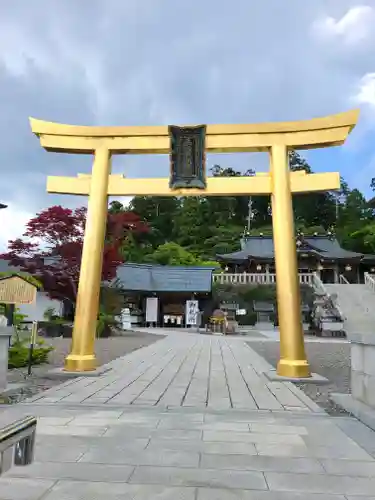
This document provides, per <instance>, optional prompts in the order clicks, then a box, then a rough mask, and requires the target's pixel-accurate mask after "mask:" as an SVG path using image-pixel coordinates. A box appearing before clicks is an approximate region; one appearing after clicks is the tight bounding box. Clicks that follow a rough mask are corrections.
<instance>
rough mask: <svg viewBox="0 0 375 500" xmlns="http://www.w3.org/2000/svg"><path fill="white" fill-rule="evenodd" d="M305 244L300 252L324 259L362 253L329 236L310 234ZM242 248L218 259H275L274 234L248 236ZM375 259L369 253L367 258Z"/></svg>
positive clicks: (357, 256)
mask: <svg viewBox="0 0 375 500" xmlns="http://www.w3.org/2000/svg"><path fill="white" fill-rule="evenodd" d="M303 241H304V244H303V245H302V246H301V247H300V248H299V252H300V253H304V252H310V253H315V254H316V255H317V256H318V257H319V258H322V259H361V258H362V257H363V255H362V254H360V253H356V252H350V251H348V250H344V249H343V248H341V247H340V244H339V242H338V241H337V240H336V239H332V238H329V237H328V236H309V237H306V238H304V240H303ZM241 247H242V248H241V250H240V251H238V252H234V253H231V254H225V255H217V257H218V259H221V260H227V261H228V262H229V261H232V262H241V261H243V260H246V259H249V258H252V257H253V258H262V259H273V258H274V255H275V254H274V247H273V238H272V236H248V237H246V238H244V239H243V240H242V241H241ZM371 258H372V259H375V256H371V255H367V256H366V260H371Z"/></svg>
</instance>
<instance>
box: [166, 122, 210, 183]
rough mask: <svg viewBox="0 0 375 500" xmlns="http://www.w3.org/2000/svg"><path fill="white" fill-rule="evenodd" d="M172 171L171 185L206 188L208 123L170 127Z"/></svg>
mask: <svg viewBox="0 0 375 500" xmlns="http://www.w3.org/2000/svg"><path fill="white" fill-rule="evenodd" d="M168 131H169V137H170V141H171V145H170V162H171V172H170V180H169V187H170V188H171V189H181V188H195V189H205V188H206V125H197V126H191V127H178V126H175V125H170V126H169V127H168Z"/></svg>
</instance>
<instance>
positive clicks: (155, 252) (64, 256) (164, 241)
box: [0, 151, 375, 305]
mask: <svg viewBox="0 0 375 500" xmlns="http://www.w3.org/2000/svg"><path fill="white" fill-rule="evenodd" d="M290 167H291V170H293V171H297V170H305V171H306V172H308V173H311V172H312V169H311V167H310V165H309V164H308V163H307V162H306V160H305V159H304V158H303V157H302V156H301V155H299V154H298V153H296V152H294V151H292V152H291V153H290ZM210 174H211V175H213V176H222V177H229V176H241V175H253V172H251V171H248V172H238V171H235V170H233V169H232V168H229V167H221V166H219V165H215V166H213V167H212V169H211V171H210ZM369 185H370V187H371V188H372V190H373V191H375V179H369ZM249 200H250V198H249V196H239V197H234V196H227V197H204V196H201V197H180V198H178V197H153V196H147V197H135V198H133V199H132V201H131V202H130V205H129V206H128V207H124V206H123V205H122V204H121V203H120V202H119V201H113V202H112V203H110V206H109V210H108V217H107V229H106V235H105V242H104V251H103V267H102V280H103V282H109V281H111V280H112V279H114V277H115V276H116V270H117V268H118V266H119V265H121V263H123V262H133V263H134V262H135V263H156V264H162V265H167V264H169V265H213V264H215V265H217V262H215V259H216V255H217V254H220V253H229V252H233V251H236V250H238V249H239V246H240V238H241V237H242V236H244V235H246V234H252V235H256V234H259V233H263V234H264V235H270V234H272V214H271V206H270V199H269V197H267V196H252V197H251V202H252V204H251V211H249ZM374 200H375V198H374V199H370V200H368V199H366V198H365V196H364V195H363V194H362V193H361V192H360V191H358V190H357V189H351V188H350V187H349V186H348V184H347V183H346V182H345V180H344V179H342V180H341V188H340V190H339V191H338V192H335V193H331V192H327V193H308V194H303V195H294V197H293V209H294V218H295V226H296V231H300V232H303V233H304V234H305V235H309V234H314V233H318V234H327V233H328V232H330V233H331V234H334V235H335V236H336V237H337V239H338V240H339V242H340V243H341V245H342V246H343V247H344V248H345V249H347V250H352V251H356V252H360V253H367V254H369V253H372V254H375V202H374ZM86 215H87V210H86V208H85V207H81V208H77V209H73V210H72V209H70V208H64V207H61V206H53V207H49V208H46V209H45V210H43V211H41V212H40V213H38V214H36V216H35V217H33V218H32V219H31V220H30V221H29V222H28V223H27V225H26V231H25V232H24V234H23V235H22V236H20V238H17V239H15V240H13V241H10V242H9V244H8V251H7V252H6V253H5V254H3V255H2V256H0V257H1V258H2V259H6V260H8V261H9V264H10V265H11V266H17V267H18V268H21V270H22V271H23V272H25V273H27V274H28V275H32V276H34V277H36V278H37V279H38V280H39V281H40V282H41V284H42V287H43V289H44V290H45V291H47V292H48V294H49V295H50V297H51V298H57V299H63V300H67V301H68V302H70V303H71V304H73V305H74V304H75V301H76V294H77V286H78V280H79V274H80V266H81V256H82V248H83V240H84V229H85V224H86ZM249 216H250V217H249Z"/></svg>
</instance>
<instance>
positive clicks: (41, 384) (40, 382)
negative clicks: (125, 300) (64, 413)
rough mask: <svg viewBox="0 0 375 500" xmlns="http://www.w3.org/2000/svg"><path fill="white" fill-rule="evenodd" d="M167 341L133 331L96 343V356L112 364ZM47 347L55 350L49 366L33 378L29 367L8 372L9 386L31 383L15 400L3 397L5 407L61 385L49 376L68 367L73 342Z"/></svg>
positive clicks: (62, 341)
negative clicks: (66, 362)
mask: <svg viewBox="0 0 375 500" xmlns="http://www.w3.org/2000/svg"><path fill="white" fill-rule="evenodd" d="M162 338H164V337H163V336H162V335H152V334H151V333H144V332H129V333H127V334H126V335H124V336H121V337H110V338H106V339H104V338H103V339H98V340H97V341H96V356H97V359H98V365H103V364H106V363H109V362H110V361H112V360H114V359H116V358H119V357H121V356H124V355H125V354H129V353H130V352H132V351H135V350H136V349H140V348H141V347H145V346H148V345H150V344H153V343H154V342H156V341H157V340H160V339H162ZM45 341H46V344H49V345H52V346H53V347H54V351H52V352H51V353H50V355H49V363H48V364H45V365H40V366H33V367H32V375H31V376H30V377H29V376H27V368H21V369H13V370H10V371H9V372H8V383H20V382H21V383H22V382H25V381H26V383H27V386H26V387H23V388H22V389H20V390H19V391H17V392H16V393H14V394H12V396H11V397H8V398H2V400H1V397H0V402H1V403H5V404H15V403H18V402H20V401H22V400H23V399H26V398H29V397H31V396H34V395H35V394H38V393H39V392H41V391H45V390H46V389H49V388H51V387H53V386H55V385H58V384H61V381H59V380H50V379H48V378H46V377H45V374H46V372H47V371H48V370H50V369H51V368H58V367H62V366H63V365H64V359H65V357H66V356H67V354H69V352H70V344H71V339H64V338H51V339H45Z"/></svg>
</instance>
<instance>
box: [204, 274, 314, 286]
mask: <svg viewBox="0 0 375 500" xmlns="http://www.w3.org/2000/svg"><path fill="white" fill-rule="evenodd" d="M212 280H213V282H214V283H219V284H220V285H226V284H234V285H272V284H274V283H276V274H273V273H220V274H213V275H212ZM299 282H300V283H301V284H304V285H312V283H313V274H312V273H300V274H299Z"/></svg>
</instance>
